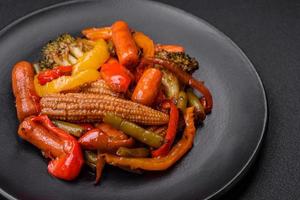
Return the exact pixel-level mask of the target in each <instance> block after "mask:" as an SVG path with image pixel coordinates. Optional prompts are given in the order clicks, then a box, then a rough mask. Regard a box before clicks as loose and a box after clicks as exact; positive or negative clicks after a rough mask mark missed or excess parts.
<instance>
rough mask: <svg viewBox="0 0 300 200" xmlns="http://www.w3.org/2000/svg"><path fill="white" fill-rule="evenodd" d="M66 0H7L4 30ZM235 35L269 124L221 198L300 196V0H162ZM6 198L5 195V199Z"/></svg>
mask: <svg viewBox="0 0 300 200" xmlns="http://www.w3.org/2000/svg"><path fill="white" fill-rule="evenodd" d="M58 2H62V0H1V1H0V28H3V27H4V26H5V25H7V24H9V23H10V22H12V21H13V20H15V19H17V18H19V17H21V16H23V15H25V14H27V13H29V12H31V11H34V10H36V9H39V8H42V7H45V6H48V5H52V4H54V3H58ZM161 2H165V3H167V4H170V5H173V6H175V7H178V8H181V9H183V10H185V11H187V12H190V13H192V14H194V15H196V16H198V17H200V18H203V19H205V20H207V21H208V22H209V23H211V24H212V25H213V26H215V27H217V28H218V29H219V30H221V31H222V32H224V33H225V34H226V35H227V36H229V37H230V38H231V39H232V40H233V41H234V42H235V43H236V44H237V45H238V46H239V47H240V48H241V49H242V50H243V51H244V52H245V53H246V55H247V56H248V57H249V59H250V60H251V61H252V63H253V64H254V66H255V68H256V70H257V71H258V73H259V75H260V77H261V79H262V81H263V83H264V86H265V89H266V93H267V99H268V106H269V122H268V128H267V132H266V135H265V139H264V143H263V145H262V149H261V151H260V153H259V155H258V158H257V160H256V162H255V163H254V164H253V166H252V167H251V169H250V171H249V173H248V174H247V175H246V176H245V177H244V178H243V179H242V180H241V181H240V182H239V183H238V184H237V185H236V186H235V187H234V188H232V189H231V190H230V191H229V192H228V193H226V194H225V195H224V196H223V197H222V198H221V200H229V199H230V200H232V199H238V200H250V199H251V200H252V199H257V200H260V199H272V200H277V199H278V200H286V199H287V200H289V199H291V200H294V199H295V200H296V199H300V1H296V0H295V1H288V0H274V1H270V0H247V1H245V0H244V1H242V0H240V1H238V0H233V1H224V0H200V1H199V0H190V1H183V0H173V1H172V0H162V1H161ZM0 198H1V197H0Z"/></svg>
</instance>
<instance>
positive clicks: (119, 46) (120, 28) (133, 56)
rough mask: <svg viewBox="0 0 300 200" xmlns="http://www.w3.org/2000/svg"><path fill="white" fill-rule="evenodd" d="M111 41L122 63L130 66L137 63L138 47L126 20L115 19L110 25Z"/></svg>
mask: <svg viewBox="0 0 300 200" xmlns="http://www.w3.org/2000/svg"><path fill="white" fill-rule="evenodd" d="M112 41H113V43H114V45H115V48H116V52H117V56H118V59H119V62H120V63H121V64H122V65H124V66H125V67H129V68H132V67H133V66H135V65H136V64H137V63H138V61H139V56H138V48H137V46H136V44H135V42H134V40H133V37H132V35H131V31H130V29H129V27H128V25H127V23H126V22H124V21H117V22H115V23H114V24H113V25H112Z"/></svg>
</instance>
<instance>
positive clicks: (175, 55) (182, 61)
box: [155, 50, 199, 73]
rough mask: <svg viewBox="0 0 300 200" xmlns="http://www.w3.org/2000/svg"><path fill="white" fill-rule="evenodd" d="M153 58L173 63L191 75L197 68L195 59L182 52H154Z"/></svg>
mask: <svg viewBox="0 0 300 200" xmlns="http://www.w3.org/2000/svg"><path fill="white" fill-rule="evenodd" d="M155 57H156V58H160V59H164V60H168V61H171V62H174V63H176V64H178V65H179V66H180V67H181V68H182V70H184V71H186V72H188V73H193V72H194V71H195V70H197V69H198V68H199V64H198V61H197V60H196V59H195V58H191V57H190V56H189V55H188V54H186V53H184V52H168V51H165V50H161V51H158V52H155Z"/></svg>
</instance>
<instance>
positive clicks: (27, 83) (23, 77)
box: [12, 61, 40, 121]
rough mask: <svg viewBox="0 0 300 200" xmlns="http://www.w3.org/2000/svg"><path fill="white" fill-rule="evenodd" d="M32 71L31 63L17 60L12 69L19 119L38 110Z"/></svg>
mask: <svg viewBox="0 0 300 200" xmlns="http://www.w3.org/2000/svg"><path fill="white" fill-rule="evenodd" d="M33 79H34V71H33V67H32V65H31V63H29V62H26V61H21V62H18V63H17V64H16V65H15V66H14V68H13V71H12V88H13V93H14V95H15V97H16V107H17V115H18V119H19V121H22V120H23V119H24V118H25V117H28V116H30V115H34V114H37V113H38V112H39V111H40V106H39V96H38V95H37V94H36V92H35V88H34V84H33Z"/></svg>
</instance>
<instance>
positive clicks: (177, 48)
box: [155, 44, 184, 52]
mask: <svg viewBox="0 0 300 200" xmlns="http://www.w3.org/2000/svg"><path fill="white" fill-rule="evenodd" d="M161 50H165V51H168V52H184V47H183V46H180V45H175V44H169V45H162V44H157V45H155V51H161Z"/></svg>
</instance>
